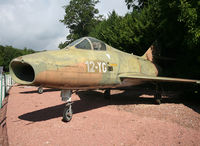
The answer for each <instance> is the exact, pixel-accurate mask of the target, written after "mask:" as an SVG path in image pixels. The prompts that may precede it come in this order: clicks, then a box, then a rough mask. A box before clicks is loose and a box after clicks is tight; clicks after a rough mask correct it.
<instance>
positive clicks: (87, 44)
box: [68, 37, 106, 51]
mask: <svg viewBox="0 0 200 146" xmlns="http://www.w3.org/2000/svg"><path fill="white" fill-rule="evenodd" d="M71 46H74V47H75V48H77V49H83V50H97V51H105V50H106V45H105V43H104V42H102V41H100V40H98V39H95V38H92V37H83V38H80V39H78V40H75V41H74V42H72V43H70V44H69V45H68V47H71Z"/></svg>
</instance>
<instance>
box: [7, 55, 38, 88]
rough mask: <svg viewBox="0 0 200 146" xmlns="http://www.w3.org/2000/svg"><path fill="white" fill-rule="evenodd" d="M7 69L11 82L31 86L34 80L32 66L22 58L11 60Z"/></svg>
mask: <svg viewBox="0 0 200 146" xmlns="http://www.w3.org/2000/svg"><path fill="white" fill-rule="evenodd" d="M9 69H10V74H11V76H12V78H13V80H14V81H15V82H17V83H20V84H31V83H32V82H33V81H34V79H35V71H34V69H33V66H32V65H31V64H29V63H28V62H26V61H25V60H24V58H23V57H18V58H15V59H13V60H12V61H11V63H10V66H9Z"/></svg>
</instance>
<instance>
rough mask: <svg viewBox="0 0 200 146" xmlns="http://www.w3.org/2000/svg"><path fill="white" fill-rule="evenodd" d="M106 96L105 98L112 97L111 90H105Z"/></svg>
mask: <svg viewBox="0 0 200 146" xmlns="http://www.w3.org/2000/svg"><path fill="white" fill-rule="evenodd" d="M104 98H105V99H110V90H105V92H104Z"/></svg>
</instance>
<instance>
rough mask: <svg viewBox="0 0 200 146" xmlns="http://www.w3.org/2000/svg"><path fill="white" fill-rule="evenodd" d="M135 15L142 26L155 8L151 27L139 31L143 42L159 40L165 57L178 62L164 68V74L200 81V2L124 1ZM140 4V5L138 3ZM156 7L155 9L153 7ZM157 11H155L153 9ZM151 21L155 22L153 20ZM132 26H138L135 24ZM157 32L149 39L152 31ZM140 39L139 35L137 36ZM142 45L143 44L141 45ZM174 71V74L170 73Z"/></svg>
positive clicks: (189, 0) (175, 0)
mask: <svg viewBox="0 0 200 146" xmlns="http://www.w3.org/2000/svg"><path fill="white" fill-rule="evenodd" d="M125 1H126V3H127V7H128V8H133V9H132V13H136V15H138V18H139V19H137V20H139V22H140V23H143V21H144V20H145V19H146V18H147V17H148V15H143V12H144V11H147V12H148V13H149V12H152V11H148V9H149V8H153V9H152V10H154V11H153V13H150V15H151V16H152V17H155V18H156V19H150V21H149V24H153V25H149V26H150V27H146V28H145V29H141V28H139V27H138V28H139V29H138V30H143V31H140V34H141V32H143V33H142V35H141V39H140V40H139V41H138V42H141V40H144V38H146V41H150V40H151V39H152V38H153V39H154V40H157V42H158V44H159V46H160V50H161V51H160V52H161V55H162V56H166V57H170V58H174V59H176V61H175V62H171V63H167V65H165V71H167V72H165V74H166V73H168V75H170V76H178V77H190V78H200V75H199V74H200V69H199V67H198V66H199V65H200V55H199V54H200V1H199V0H197V1H193V0H138V1H136V0H125ZM137 2H138V3H137ZM152 6H153V7H152ZM154 8H155V9H154ZM151 20H152V21H151ZM133 23H135V22H134V21H133ZM151 26H153V27H152V29H153V30H156V31H154V32H153V33H152V34H154V35H153V36H152V38H151V37H150V36H148V35H147V34H148V31H146V30H149V28H151ZM136 35H137V36H139V34H136ZM139 44H140V43H139ZM169 71H171V72H169Z"/></svg>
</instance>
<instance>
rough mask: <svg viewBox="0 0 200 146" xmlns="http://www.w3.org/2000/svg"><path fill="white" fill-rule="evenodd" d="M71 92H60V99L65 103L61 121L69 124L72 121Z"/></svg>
mask: <svg viewBox="0 0 200 146" xmlns="http://www.w3.org/2000/svg"><path fill="white" fill-rule="evenodd" d="M71 95H72V91H71V90H61V99H62V101H64V102H66V105H65V108H64V110H63V121H64V122H69V121H71V119H72V115H73V112H72V102H71Z"/></svg>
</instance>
